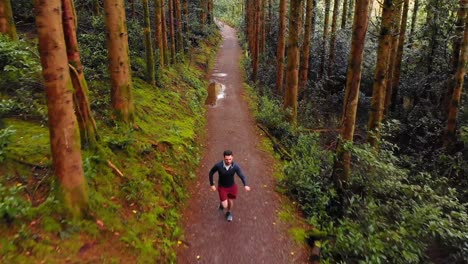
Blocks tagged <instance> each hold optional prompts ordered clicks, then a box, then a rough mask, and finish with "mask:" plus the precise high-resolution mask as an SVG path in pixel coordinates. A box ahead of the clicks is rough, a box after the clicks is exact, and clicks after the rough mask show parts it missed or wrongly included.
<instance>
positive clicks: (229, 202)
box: [209, 150, 250, 222]
mask: <svg viewBox="0 0 468 264" xmlns="http://www.w3.org/2000/svg"><path fill="white" fill-rule="evenodd" d="M223 156H224V159H223V160H222V161H220V162H218V163H216V164H215V165H214V166H213V168H212V169H211V170H210V174H209V176H210V177H209V178H210V185H211V190H213V191H216V186H215V184H214V181H213V174H214V173H215V172H218V176H219V177H218V194H219V200H220V201H221V203H220V205H219V210H224V208H227V212H226V220H227V221H229V222H231V221H232V218H233V217H232V212H231V210H232V206H233V205H234V199H236V196H237V185H236V183H235V182H234V173H237V176H239V178H240V179H241V180H242V183H243V184H244V188H245V190H246V191H250V187H249V186H248V185H247V179H246V177H245V176H244V174H243V173H242V170H241V168H240V167H239V165H237V163H234V162H232V158H233V157H232V151H230V150H225V151H224V153H223Z"/></svg>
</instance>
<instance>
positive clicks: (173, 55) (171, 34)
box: [167, 0, 176, 63]
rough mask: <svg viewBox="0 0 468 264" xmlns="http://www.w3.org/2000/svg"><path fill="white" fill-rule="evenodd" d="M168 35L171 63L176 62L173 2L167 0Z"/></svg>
mask: <svg viewBox="0 0 468 264" xmlns="http://www.w3.org/2000/svg"><path fill="white" fill-rule="evenodd" d="M168 2H169V9H168V11H167V12H168V14H169V37H170V39H171V42H170V44H171V47H170V48H171V63H176V44H175V43H176V41H175V31H174V5H173V4H174V2H173V0H169V1H168Z"/></svg>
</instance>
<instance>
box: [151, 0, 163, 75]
mask: <svg viewBox="0 0 468 264" xmlns="http://www.w3.org/2000/svg"><path fill="white" fill-rule="evenodd" d="M161 5H162V3H161V0H155V1H154V24H155V27H154V29H155V30H154V31H155V36H156V51H157V52H156V54H157V55H159V56H158V60H159V67H160V68H164V63H165V61H164V40H163V32H162V27H163V25H162V24H163V21H162V15H161V12H162V11H161V10H162V6H161Z"/></svg>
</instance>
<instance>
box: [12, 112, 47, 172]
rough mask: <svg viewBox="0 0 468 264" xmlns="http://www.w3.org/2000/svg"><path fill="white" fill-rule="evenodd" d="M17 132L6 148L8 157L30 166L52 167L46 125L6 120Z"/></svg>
mask: <svg viewBox="0 0 468 264" xmlns="http://www.w3.org/2000/svg"><path fill="white" fill-rule="evenodd" d="M4 121H5V124H6V125H7V126H11V128H12V129H14V130H15V131H16V132H15V133H14V134H13V135H12V136H11V143H10V144H9V145H8V146H7V147H6V150H5V152H7V153H8V156H9V157H11V158H13V159H15V160H18V161H21V162H25V163H29V164H37V165H42V166H45V165H50V163H51V158H50V141H49V129H48V128H47V127H45V126H44V125H41V124H37V123H34V122H28V121H24V120H17V119H6V120H4Z"/></svg>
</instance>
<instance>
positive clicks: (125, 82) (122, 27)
mask: <svg viewBox="0 0 468 264" xmlns="http://www.w3.org/2000/svg"><path fill="white" fill-rule="evenodd" d="M104 10H105V13H106V30H107V34H106V37H107V49H108V56H109V73H110V77H111V86H112V90H111V100H112V107H113V109H114V115H115V119H116V120H117V121H119V122H123V123H126V124H131V123H133V119H134V118H133V115H134V106H133V95H132V90H133V84H132V76H131V72H130V58H129V55H128V33H127V25H126V19H125V7H124V2H123V0H104Z"/></svg>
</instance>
